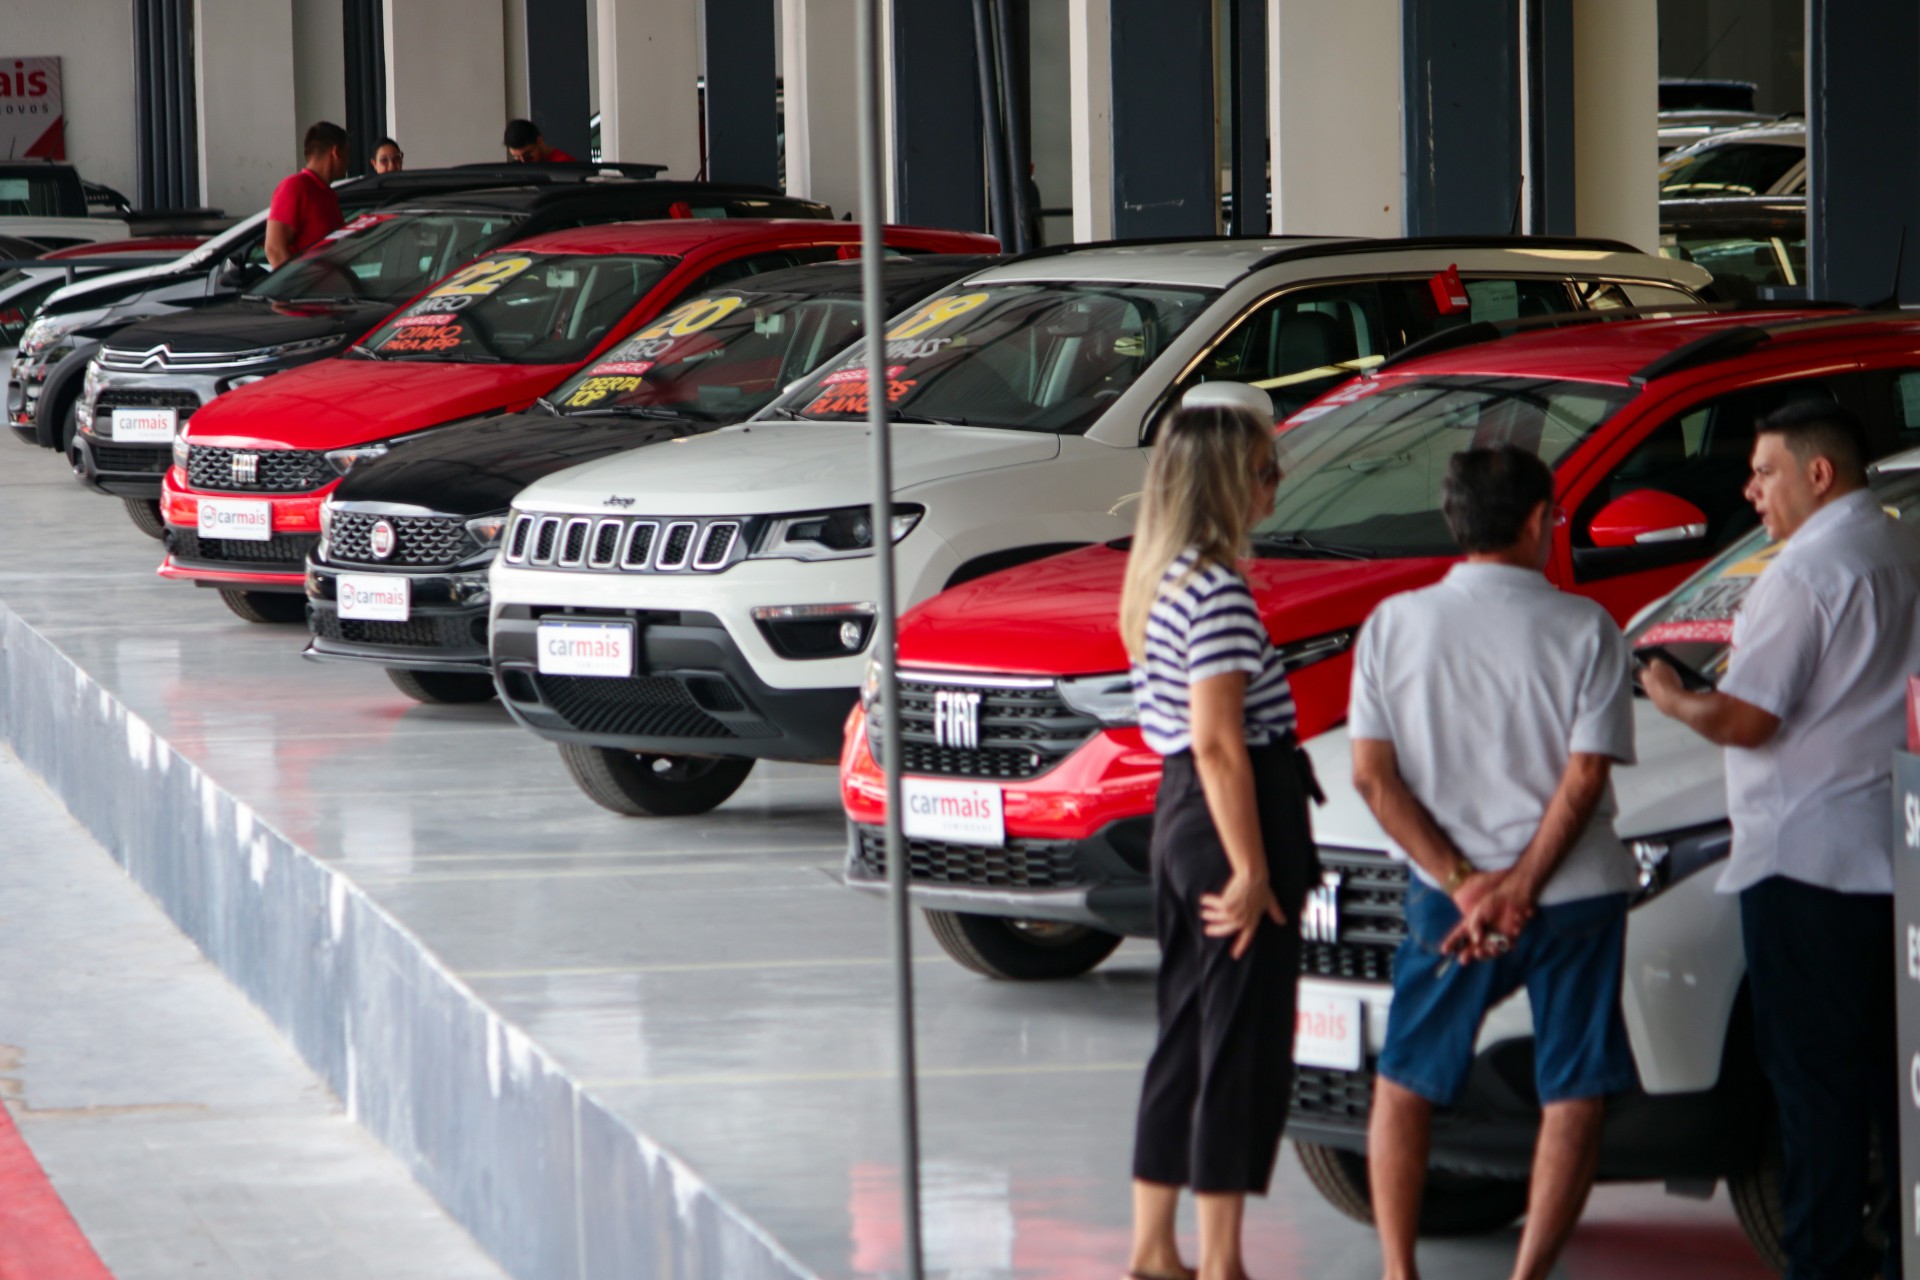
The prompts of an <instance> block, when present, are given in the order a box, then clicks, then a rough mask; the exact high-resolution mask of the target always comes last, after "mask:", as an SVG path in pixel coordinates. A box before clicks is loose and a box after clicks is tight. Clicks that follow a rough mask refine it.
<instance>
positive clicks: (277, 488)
mask: <svg viewBox="0 0 1920 1280" xmlns="http://www.w3.org/2000/svg"><path fill="white" fill-rule="evenodd" d="M241 455H244V456H248V457H252V458H255V459H258V461H257V462H256V463H255V464H254V465H255V470H254V478H253V479H252V480H251V481H245V480H235V479H234V478H233V460H234V458H235V457H236V456H241ZM187 477H188V479H189V480H191V481H192V483H193V487H194V488H196V489H201V490H206V491H210V492H214V493H252V492H260V493H306V492H308V491H309V490H313V489H318V488H319V487H320V486H322V485H324V484H326V483H327V482H328V481H329V480H332V479H334V473H333V468H332V467H330V466H328V465H327V460H326V456H325V455H324V454H322V453H320V452H318V451H316V450H312V449H217V448H215V447H213V446H212V445H204V444H196V445H194V446H192V448H190V449H189V450H188V452H187Z"/></svg>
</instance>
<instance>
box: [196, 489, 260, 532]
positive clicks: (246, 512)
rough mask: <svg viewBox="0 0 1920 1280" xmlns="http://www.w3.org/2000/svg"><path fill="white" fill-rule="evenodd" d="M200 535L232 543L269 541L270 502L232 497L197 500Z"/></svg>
mask: <svg viewBox="0 0 1920 1280" xmlns="http://www.w3.org/2000/svg"><path fill="white" fill-rule="evenodd" d="M200 536H201V537H203V538H226V539H229V540H232V541H235V542H271V541H272V540H273V504H272V503H271V502H248V501H245V500H235V499H232V498H202V499H200Z"/></svg>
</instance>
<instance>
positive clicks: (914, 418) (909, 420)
mask: <svg viewBox="0 0 1920 1280" xmlns="http://www.w3.org/2000/svg"><path fill="white" fill-rule="evenodd" d="M888 421H890V422H898V423H906V424H907V425H909V426H928V427H970V426H972V425H973V419H971V418H936V417H934V416H933V415H932V414H930V413H897V414H894V415H893V416H892V417H891V418H890V419H888Z"/></svg>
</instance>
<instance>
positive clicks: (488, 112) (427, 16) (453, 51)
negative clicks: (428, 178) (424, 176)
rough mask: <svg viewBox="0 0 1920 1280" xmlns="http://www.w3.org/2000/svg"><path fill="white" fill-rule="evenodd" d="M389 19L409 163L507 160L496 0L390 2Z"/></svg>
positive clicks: (395, 114)
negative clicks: (489, 0) (485, 0)
mask: <svg viewBox="0 0 1920 1280" xmlns="http://www.w3.org/2000/svg"><path fill="white" fill-rule="evenodd" d="M203 2H204V0H203ZM249 2H250V0H249ZM385 20H386V37H387V132H388V133H389V134H391V135H392V136H393V137H395V138H397V139H399V142H400V145H401V147H402V148H403V149H404V150H405V151H406V153H407V167H408V168H409V169H432V168H437V167H439V166H441V165H452V164H470V163H474V162H477V161H505V160H506V159H507V151H506V148H505V147H503V146H501V145H500V135H501V133H502V131H504V130H505V128H506V125H507V119H508V116H507V86H506V66H507V55H506V32H505V22H504V14H503V10H502V7H501V5H500V4H499V3H498V2H497V0H495V2H493V3H476V2H475V0H387V3H386V18H385Z"/></svg>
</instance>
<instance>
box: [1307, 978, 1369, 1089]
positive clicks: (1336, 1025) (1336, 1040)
mask: <svg viewBox="0 0 1920 1280" xmlns="http://www.w3.org/2000/svg"><path fill="white" fill-rule="evenodd" d="M1294 1008H1295V1013H1294V1032H1293V1060H1294V1061H1295V1062H1297V1063H1299V1064H1300V1065H1301V1066H1303V1067H1325V1068H1327V1069H1329V1070H1333V1071H1358V1070H1359V1069H1360V1063H1361V1059H1362V1056H1363V1055H1362V1052H1361V1051H1362V1049H1363V1048H1364V1045H1365V1040H1366V1016H1365V1013H1364V1011H1363V1010H1362V1009H1361V1007H1360V1001H1359V1000H1358V999H1357V998H1355V997H1353V996H1336V995H1328V994H1325V993H1323V992H1319V991H1315V990H1312V989H1311V988H1309V987H1307V986H1306V985H1305V984H1302V985H1301V988H1300V995H1299V999H1298V1002H1297V1003H1296V1004H1295V1006H1294Z"/></svg>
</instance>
